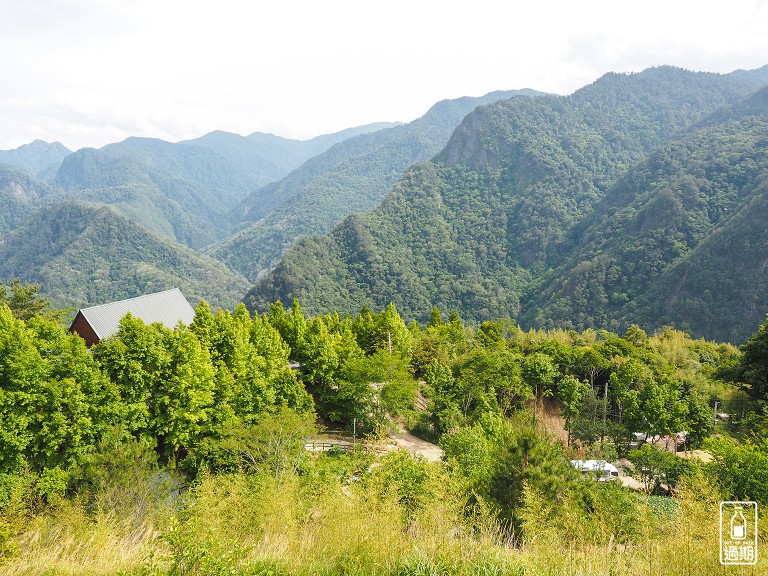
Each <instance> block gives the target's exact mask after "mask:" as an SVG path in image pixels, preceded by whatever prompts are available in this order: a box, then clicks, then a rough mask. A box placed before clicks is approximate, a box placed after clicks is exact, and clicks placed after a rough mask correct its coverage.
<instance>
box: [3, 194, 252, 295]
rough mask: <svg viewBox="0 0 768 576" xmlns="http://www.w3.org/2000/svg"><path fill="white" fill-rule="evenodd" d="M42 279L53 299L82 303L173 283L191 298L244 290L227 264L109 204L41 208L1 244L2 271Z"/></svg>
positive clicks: (10, 275)
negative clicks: (133, 219) (162, 235)
mask: <svg viewBox="0 0 768 576" xmlns="http://www.w3.org/2000/svg"><path fill="white" fill-rule="evenodd" d="M15 277H20V278H21V279H22V281H26V282H34V283H39V284H41V285H42V286H43V287H44V293H45V295H46V296H47V297H48V298H49V299H50V300H51V301H52V302H53V303H54V304H55V305H56V306H62V307H63V306H74V307H79V308H81V307H84V306H87V305H94V304H101V303H104V302H110V301H114V300H120V299H122V298H129V297H133V296H138V295H141V294H145V293H148V292H155V291H159V290H164V289H166V288H168V287H171V286H176V287H179V288H180V289H181V291H182V292H183V293H184V295H185V296H186V297H187V299H188V300H189V301H190V302H193V303H195V302H197V301H199V300H200V299H201V298H204V299H206V300H207V301H208V302H210V303H211V304H213V305H214V306H224V307H227V308H232V307H234V305H235V304H236V303H237V301H238V300H239V298H240V296H241V295H242V294H243V292H244V291H245V290H246V289H247V287H248V284H247V282H246V280H245V278H243V277H242V276H240V275H239V274H237V273H235V272H232V271H231V270H229V269H228V268H227V267H226V266H224V265H223V264H221V263H220V262H217V261H216V260H213V259H211V258H208V257H207V256H203V255H201V254H198V253H196V252H193V251H192V250H190V249H189V248H185V247H183V246H180V245H178V244H176V243H174V242H171V241H169V240H166V239H161V238H159V237H156V236H154V235H152V234H150V233H148V232H147V231H146V229H144V228H142V227H141V226H139V225H137V224H134V223H132V222H129V221H128V220H126V219H125V218H123V217H121V216H120V215H118V214H117V213H115V212H114V211H113V210H112V209H111V208H110V207H106V206H99V205H91V204H87V203H82V202H65V203H61V204H57V205H54V206H48V207H45V208H43V209H41V210H39V211H38V212H37V213H36V214H35V215H34V216H33V217H32V218H31V219H30V220H29V221H28V222H27V223H26V224H25V225H24V226H23V227H21V228H19V229H18V230H16V231H15V232H12V233H11V234H9V235H8V236H6V237H5V238H4V239H3V241H2V242H1V243H0V278H15Z"/></svg>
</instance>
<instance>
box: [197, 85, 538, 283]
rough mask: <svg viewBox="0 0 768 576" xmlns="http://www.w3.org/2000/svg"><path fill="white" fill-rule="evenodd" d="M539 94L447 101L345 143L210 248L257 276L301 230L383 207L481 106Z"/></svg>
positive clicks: (269, 189)
mask: <svg viewBox="0 0 768 576" xmlns="http://www.w3.org/2000/svg"><path fill="white" fill-rule="evenodd" d="M537 94H539V93H537V92H535V91H533V90H517V91H505V92H492V93H490V94H486V95H485V96H482V97H480V98H469V97H465V98H458V99H455V100H444V101H442V102H438V103H437V104H435V105H434V106H432V108H430V109H429V110H428V111H427V113H426V114H424V116H422V117H420V118H417V119H416V120H414V121H413V122H409V123H408V124H405V125H401V126H396V127H393V128H389V129H387V130H379V131H377V132H371V133H368V134H362V135H359V136H356V137H354V138H349V139H347V140H345V141H343V142H340V143H339V144H337V145H335V146H333V147H332V148H330V149H329V150H327V151H326V152H324V153H322V154H318V155H317V156H315V157H314V158H312V159H310V160H308V161H307V162H305V163H304V164H302V165H301V166H300V167H299V168H297V169H296V170H294V171H292V172H291V173H290V174H288V175H287V176H286V177H285V178H283V179H281V180H279V181H276V182H273V183H271V184H269V185H267V186H264V188H261V189H259V190H258V191H256V192H254V193H252V194H251V195H249V196H248V197H247V198H246V199H245V200H244V201H243V202H242V203H241V206H239V207H238V209H237V213H236V214H235V216H236V218H237V221H238V222H240V227H242V230H240V231H238V232H237V233H235V234H233V235H232V236H230V237H228V238H227V239H225V240H223V241H221V242H219V243H217V244H215V245H214V246H212V247H210V248H209V249H207V250H206V253H207V254H209V255H211V256H213V257H214V258H217V259H219V260H221V261H222V262H225V263H226V264H227V265H229V266H230V267H232V268H233V269H235V270H238V271H240V272H241V273H242V274H243V275H245V276H246V277H247V278H248V279H249V280H251V281H255V280H256V279H257V278H259V277H260V276H262V275H263V274H265V273H266V272H268V271H269V270H271V269H272V268H273V267H274V266H275V264H277V262H278V261H279V259H280V257H281V256H282V254H283V252H285V250H286V249H288V248H289V247H290V246H292V245H293V244H294V243H295V242H296V241H297V240H298V239H299V238H300V237H301V236H302V235H306V234H322V233H325V232H328V231H329V230H331V229H332V228H333V227H334V226H335V225H336V224H337V223H338V222H340V221H341V220H342V219H344V217H345V216H348V215H349V214H352V213H354V212H360V211H363V210H369V209H371V208H374V207H375V206H376V205H378V204H379V202H381V200H382V199H383V198H384V197H385V196H386V194H387V193H388V192H389V190H390V189H391V188H392V185H393V184H394V183H395V182H396V181H397V179H398V178H400V176H401V175H402V173H403V171H404V170H405V169H406V168H407V167H408V166H410V165H411V164H413V163H415V162H420V161H423V160H428V159H429V158H431V157H432V156H434V155H435V154H437V153H438V152H439V151H440V150H441V149H442V148H443V147H444V146H445V144H446V143H447V142H448V138H449V137H450V136H451V133H452V132H453V130H454V129H455V128H456V126H458V125H459V123H460V122H461V121H462V119H463V118H464V117H465V116H466V115H467V114H468V113H469V112H471V111H472V110H474V109H475V108H477V106H480V105H482V104H488V103H491V102H497V101H499V100H503V99H506V98H511V97H513V96H517V95H527V96H535V95H537Z"/></svg>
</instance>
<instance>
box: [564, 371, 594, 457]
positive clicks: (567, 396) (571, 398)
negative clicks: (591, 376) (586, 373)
mask: <svg viewBox="0 0 768 576" xmlns="http://www.w3.org/2000/svg"><path fill="white" fill-rule="evenodd" d="M589 392H590V388H589V387H588V385H587V384H585V383H584V382H581V381H580V380H578V379H577V378H576V377H574V376H572V375H570V374H566V375H565V376H563V378H562V379H561V380H560V382H559V383H558V385H557V396H558V398H559V399H560V402H561V404H562V405H563V418H565V429H566V430H567V432H568V446H570V445H571V431H572V430H573V423H574V420H575V419H576V417H577V416H578V415H579V414H581V410H582V407H583V405H584V398H585V397H586V396H587V394H588V393H589Z"/></svg>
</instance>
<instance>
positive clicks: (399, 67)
mask: <svg viewBox="0 0 768 576" xmlns="http://www.w3.org/2000/svg"><path fill="white" fill-rule="evenodd" d="M766 6H767V4H766V2H765V1H751V2H740V3H727V4H725V3H723V4H719V5H715V6H711V5H709V4H706V5H705V4H703V3H701V2H693V1H691V0H677V1H675V2H666V1H664V2H663V1H661V0H646V2H644V3H642V4H635V3H632V4H631V5H630V4H628V3H617V2H615V1H613V2H608V1H604V0H585V1H582V2H570V1H564V0H563V1H555V0H543V1H539V2H537V3H535V4H533V3H531V4H524V5H520V3H506V4H502V3H498V2H491V1H490V0H476V1H475V2H473V3H458V2H446V1H443V2H435V1H433V0H430V1H419V2H413V1H411V2H406V1H404V0H391V1H390V2H387V3H361V2H352V1H342V0H327V1H326V2H316V1H312V0H295V1H293V2H285V3H277V2H270V3H262V2H246V1H237V0H219V1H217V2H215V3H214V2H212V1H201V0H186V1H182V0H160V1H158V0H25V2H10V1H9V0H5V1H3V0H0V49H1V50H2V51H3V53H4V54H6V59H5V61H4V74H3V77H2V78H0V95H2V100H0V148H10V147H15V146H18V145H20V144H23V143H25V142H28V141H30V140H32V139H34V138H43V139H46V140H49V141H50V140H60V141H62V142H63V143H64V144H65V145H67V146H69V147H72V148H77V147H80V146H85V145H92V146H100V145H103V144H106V143H108V142H112V141H115V140H117V139H121V138H123V137H125V136H128V135H142V136H155V137H161V138H165V139H169V140H178V139H183V138H190V137H194V136H198V135H200V134H203V133H205V132H207V131H210V130H214V129H223V130H229V131H232V132H239V133H242V134H247V133H250V132H252V131H256V130H267V131H268V130H271V131H275V132H277V133H281V134H284V135H286V136H292V137H309V136H312V135H315V134H318V133H321V132H329V131H333V130H339V129H342V128H345V127H348V126H352V125H355V124H361V123H365V122H372V121H378V120H403V121H407V120H411V119H413V118H414V117H416V116H418V115H420V114H422V113H424V112H425V111H426V109H427V108H428V107H429V106H430V105H431V104H433V103H434V102H435V101H437V100H440V99H443V98H452V97H458V96H462V95H480V94H482V93H485V92H489V91H491V90H498V89H510V88H522V87H530V88H537V89H540V90H547V91H552V92H558V93H570V92H572V91H573V90H575V89H577V88H578V87H580V86H582V85H584V84H586V83H589V82H592V81H594V80H595V79H596V78H597V77H598V76H600V75H601V74H603V73H605V72H608V71H612V70H615V71H627V70H640V69H642V68H645V67H648V66H654V65H660V64H672V65H677V66H682V67H686V68H691V69H697V70H711V71H717V72H727V71H730V70H733V69H735V68H754V67H757V66H761V65H763V64H765V63H766V62H768V58H766V57H765V56H764V55H765V54H768V34H765V30H767V29H768V8H767V7H766Z"/></svg>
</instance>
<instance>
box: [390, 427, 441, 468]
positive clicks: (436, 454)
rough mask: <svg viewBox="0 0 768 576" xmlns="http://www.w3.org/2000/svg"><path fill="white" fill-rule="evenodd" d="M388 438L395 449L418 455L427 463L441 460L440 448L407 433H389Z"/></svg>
mask: <svg viewBox="0 0 768 576" xmlns="http://www.w3.org/2000/svg"><path fill="white" fill-rule="evenodd" d="M389 437H390V439H391V440H393V441H394V443H395V445H396V446H397V447H399V448H404V449H405V450H408V452H410V453H411V454H419V455H420V456H422V457H423V458H424V460H427V461H428V462H439V461H440V460H442V458H443V451H442V450H441V449H440V446H437V445H436V444H432V443H431V442H427V441H426V440H422V439H421V438H417V437H416V436H414V435H413V434H409V433H408V432H390V433H389Z"/></svg>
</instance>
